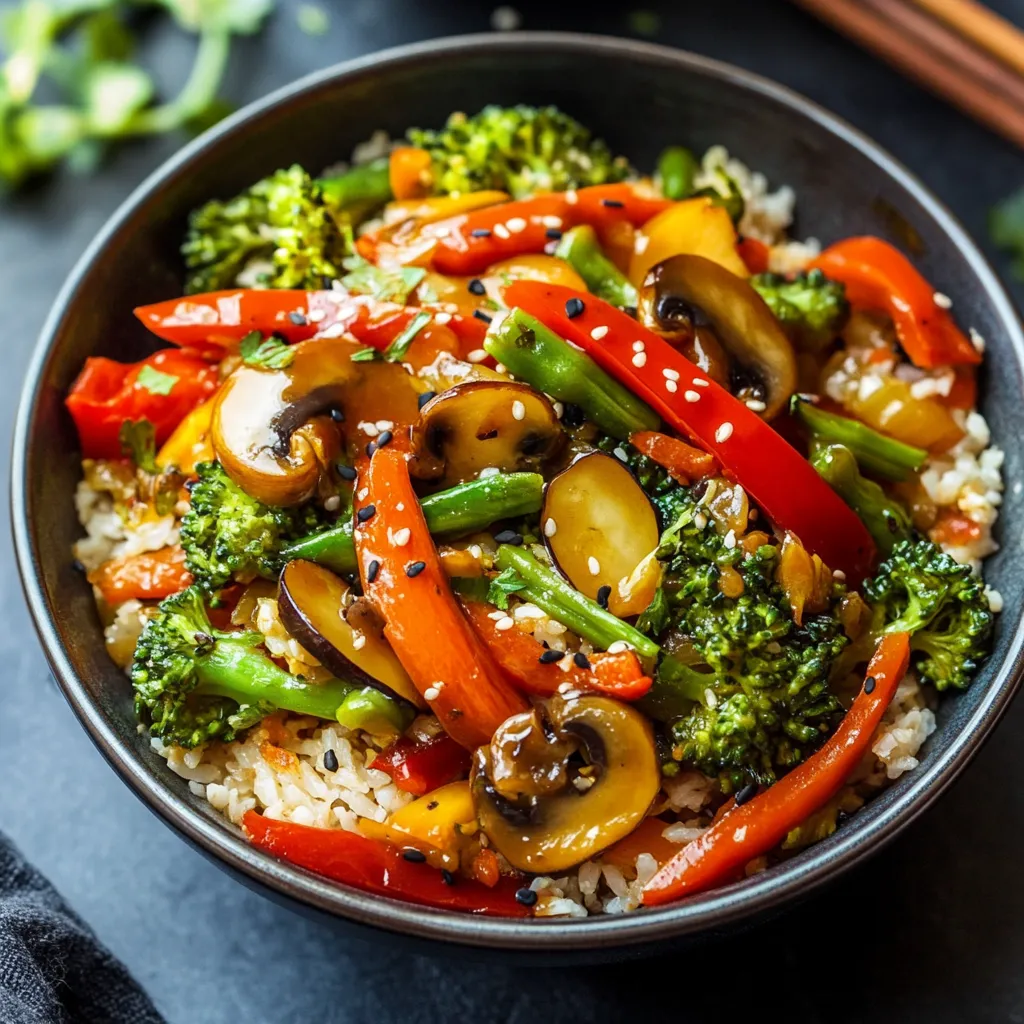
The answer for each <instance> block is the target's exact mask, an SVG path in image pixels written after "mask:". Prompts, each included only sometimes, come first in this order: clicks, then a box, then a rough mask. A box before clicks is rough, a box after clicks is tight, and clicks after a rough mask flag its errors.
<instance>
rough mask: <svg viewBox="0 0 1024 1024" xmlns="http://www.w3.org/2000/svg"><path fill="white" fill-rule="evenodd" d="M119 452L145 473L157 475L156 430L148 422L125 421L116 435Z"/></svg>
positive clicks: (158, 469)
mask: <svg viewBox="0 0 1024 1024" xmlns="http://www.w3.org/2000/svg"><path fill="white" fill-rule="evenodd" d="M117 439H118V441H120V442H121V450H122V451H123V452H124V453H125V455H130V456H131V459H132V462H134V463H135V465H136V466H138V467H139V469H141V470H142V471H143V472H145V473H154V474H156V473H159V472H160V467H159V466H158V465H157V463H156V429H155V428H154V426H153V424H152V423H150V421H149V420H145V419H143V420H135V421H132V420H125V421H124V423H122V424H121V429H120V430H119V431H118V434H117Z"/></svg>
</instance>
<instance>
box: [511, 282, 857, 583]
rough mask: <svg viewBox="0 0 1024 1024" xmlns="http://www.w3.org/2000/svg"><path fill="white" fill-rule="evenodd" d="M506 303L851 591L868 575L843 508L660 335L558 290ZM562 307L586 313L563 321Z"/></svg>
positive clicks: (533, 287) (533, 290)
mask: <svg viewBox="0 0 1024 1024" xmlns="http://www.w3.org/2000/svg"><path fill="white" fill-rule="evenodd" d="M505 299H506V301H507V302H508V304H509V305H510V306H521V307H522V308H523V309H525V310H526V311H527V312H528V313H531V314H532V315H533V316H535V317H537V319H538V320H540V321H541V322H542V323H544V324H545V325H546V326H548V327H550V328H551V329H552V330H553V331H555V333H556V334H558V335H560V336H561V337H563V338H565V339H567V340H568V341H570V342H572V343H573V344H575V345H578V346H579V347H580V348H582V349H583V350H584V351H585V352H587V354H588V355H590V356H591V357H592V358H593V359H594V361H595V362H596V363H597V364H598V365H599V366H601V367H602V368H603V369H604V370H607V371H608V372H609V373H610V374H612V375H613V376H614V377H616V378H617V379H618V380H619V381H620V383H622V384H625V385H626V387H628V388H629V389H630V390H631V391H632V392H633V393H634V394H635V395H637V396H638V397H639V398H642V399H643V400H644V401H645V402H647V403H648V404H649V405H650V406H652V407H653V408H654V409H655V411H656V412H657V413H658V414H659V415H660V416H661V417H662V419H664V420H665V422H666V423H668V424H669V425H670V426H672V427H673V429H675V430H678V431H680V432H681V433H684V434H686V435H687V436H688V437H690V438H691V439H692V440H693V441H694V442H696V443H697V444H698V445H700V446H701V447H702V448H704V449H706V450H708V451H710V452H711V454H713V455H714V456H715V458H716V459H717V460H718V461H719V462H720V463H721V465H722V466H723V468H724V469H725V472H726V473H728V474H729V476H730V477H732V479H734V480H735V481H736V482H737V483H739V484H740V485H742V486H743V487H744V488H745V489H746V490H747V493H748V494H750V496H751V497H752V498H753V499H754V500H755V501H756V502H757V503H758V504H759V505H760V506H761V507H762V508H763V509H764V511H765V512H766V513H767V515H768V516H769V518H770V519H771V520H772V522H774V523H775V524H776V525H777V526H779V527H780V528H781V529H783V530H790V531H792V532H793V533H794V534H796V536H797V537H799V538H800V541H801V542H802V543H803V545H804V547H806V548H807V549H808V550H809V551H811V552H812V553H814V554H817V555H819V556H820V557H821V559H822V561H824V562H825V564H826V565H828V566H829V567H830V568H832V569H839V570H841V571H842V572H844V573H845V574H846V577H847V579H848V580H849V581H850V582H851V584H853V585H854V586H856V585H857V584H858V583H860V581H861V580H862V579H863V578H864V577H865V576H866V575H867V574H868V573H869V572H870V570H871V567H872V563H873V560H874V555H875V546H874V543H873V541H872V540H871V535H870V534H869V533H868V531H867V529H866V528H865V526H864V524H863V523H862V522H861V521H860V519H859V518H858V517H857V516H856V514H855V513H854V512H853V511H852V510H851V509H850V506H849V505H847V504H846V502H844V501H843V500H842V499H841V498H840V497H839V496H838V495H837V494H836V492H835V491H833V490H832V488H831V487H829V486H828V484H826V483H825V482H824V481H823V480H822V479H821V477H820V476H819V475H818V474H817V473H816V472H815V470H814V468H813V467H812V466H811V464H810V463H809V462H808V461H807V460H806V459H805V458H803V456H801V455H800V453H799V452H798V451H797V450H796V449H795V448H793V447H792V446H791V445H789V444H788V443H787V442H786V441H785V440H784V439H783V438H782V437H780V436H779V435H778V434H777V433H776V432H775V431H774V430H773V429H772V428H771V427H770V426H769V425H768V424H767V423H765V421H764V420H762V419H761V418H760V417H759V416H758V415H757V414H756V413H754V412H752V411H751V410H750V409H748V408H747V407H746V406H745V405H744V404H743V403H742V402H740V401H738V400H737V399H735V398H733V396H732V395H730V394H729V392H728V391H726V390H725V389H724V388H723V387H721V386H720V385H718V384H716V383H715V382H714V381H713V380H710V379H709V378H708V376H707V375H706V374H704V373H702V372H701V371H700V370H698V369H697V367H695V366H694V365H693V363H691V362H690V361H689V360H687V359H686V357H685V356H683V355H681V354H680V353H679V352H677V351H676V350H675V349H674V348H672V346H671V345H669V344H668V343H667V342H666V341H664V340H663V339H662V338H660V337H659V336H658V335H656V334H654V333H653V332H652V331H649V330H647V328H645V327H644V326H643V325H641V324H639V323H637V322H636V321H635V320H634V319H633V318H632V317H631V316H629V315H628V314H626V313H623V312H622V311H621V310H618V309H616V308H615V307H614V306H610V305H609V304H608V303H607V302H602V301H601V300H600V299H598V298H596V297H595V296H593V295H586V294H580V293H577V292H575V291H573V290H572V289H571V288H565V287H562V286H559V285H552V284H547V283H546V282H542V281H515V282H513V284H512V285H510V286H509V287H508V288H507V289H506V291H505ZM569 300H573V303H574V304H575V303H577V302H578V303H581V304H582V305H583V312H582V313H579V314H578V315H576V316H573V317H570V316H568V315H567V313H566V308H565V304H566V302H567V301H569ZM634 346H637V347H639V349H640V350H639V351H638V350H637V347H634Z"/></svg>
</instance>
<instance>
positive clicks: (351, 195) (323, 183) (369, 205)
mask: <svg viewBox="0 0 1024 1024" xmlns="http://www.w3.org/2000/svg"><path fill="white" fill-rule="evenodd" d="M388 163H389V161H388V158H387V157H386V156H385V157H380V158H378V159H377V160H371V161H370V162H369V163H365V164H357V165H356V166H355V167H353V168H351V169H350V170H348V171H346V172H345V173H344V174H338V175H335V176H333V177H330V178H320V179H319V185H320V188H321V189H322V190H323V196H324V201H325V202H326V203H327V205H328V206H329V207H330V208H331V210H333V211H334V212H335V213H338V212H344V213H345V215H346V216H347V218H348V219H349V221H350V222H351V223H353V224H358V223H359V221H361V220H363V219H364V218H365V217H367V216H369V215H370V214H371V213H373V212H374V211H376V210H378V209H379V208H380V207H382V206H383V205H384V204H385V203H386V202H388V200H390V199H391V181H390V179H389V177H388Z"/></svg>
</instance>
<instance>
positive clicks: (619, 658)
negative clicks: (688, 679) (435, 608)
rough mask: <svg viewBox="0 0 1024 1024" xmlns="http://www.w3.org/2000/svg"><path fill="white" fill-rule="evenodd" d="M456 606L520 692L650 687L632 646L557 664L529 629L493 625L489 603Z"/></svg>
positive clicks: (635, 692) (622, 693)
mask: <svg viewBox="0 0 1024 1024" xmlns="http://www.w3.org/2000/svg"><path fill="white" fill-rule="evenodd" d="M462 609H463V611H464V612H465V613H466V618H468V619H469V621H470V623H471V624H472V626H473V628H474V629H475V630H476V632H477V634H478V636H479V637H480V639H481V640H483V642H484V643H485V644H486V645H487V648H488V650H490V652H491V654H492V655H493V656H494V660H495V661H496V662H497V663H498V666H499V668H501V670H502V671H503V672H504V673H505V675H506V676H507V677H508V678H509V680H510V681H511V682H512V684H513V685H514V686H515V687H516V689H517V690H521V691H522V692H523V693H528V694H531V695H533V696H535V697H550V696H552V695H553V694H555V693H557V692H558V687H559V686H561V685H562V683H570V684H572V686H573V687H574V688H575V689H577V690H589V691H591V692H594V693H604V694H607V695H608V696H609V697H617V698H618V699H619V700H639V699H640V698H641V697H642V696H643V695H644V694H645V693H647V691H648V690H649V689H650V688H651V679H650V677H649V676H647V675H646V674H645V673H644V670H643V668H642V667H641V665H640V660H639V659H638V658H637V656H636V655H635V654H634V653H633V652H632V651H622V652H621V653H617V654H591V655H590V659H589V660H590V665H591V667H590V668H589V669H585V668H580V666H579V665H577V664H575V662H572V661H570V664H569V667H568V668H567V669H563V668H562V667H561V665H560V663H559V662H557V661H556V662H542V661H541V660H540V658H541V655H543V654H544V653H545V648H544V646H543V645H542V644H540V643H538V642H537V641H536V640H535V639H534V638H533V637H532V636H530V635H529V634H527V633H524V632H523V631H522V630H520V629H515V628H512V629H498V623H497V622H496V621H495V620H494V619H492V618H491V615H492V614H493V612H494V608H493V607H492V606H491V605H489V604H483V603H482V602H480V601H463V602H462ZM374 764H375V765H376V761H375V762H374Z"/></svg>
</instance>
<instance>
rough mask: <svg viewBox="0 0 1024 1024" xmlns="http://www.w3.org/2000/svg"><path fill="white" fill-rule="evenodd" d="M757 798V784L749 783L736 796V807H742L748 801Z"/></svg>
mask: <svg viewBox="0 0 1024 1024" xmlns="http://www.w3.org/2000/svg"><path fill="white" fill-rule="evenodd" d="M755 796H757V783H756V782H748V783H747V785H745V786H744V787H743V788H742V789H741V790H740V791H739V792H738V793H737V794H736V806H737V807H742V806H743V804H745V803H746V802H747V801H748V800H753V799H754V797H755Z"/></svg>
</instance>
